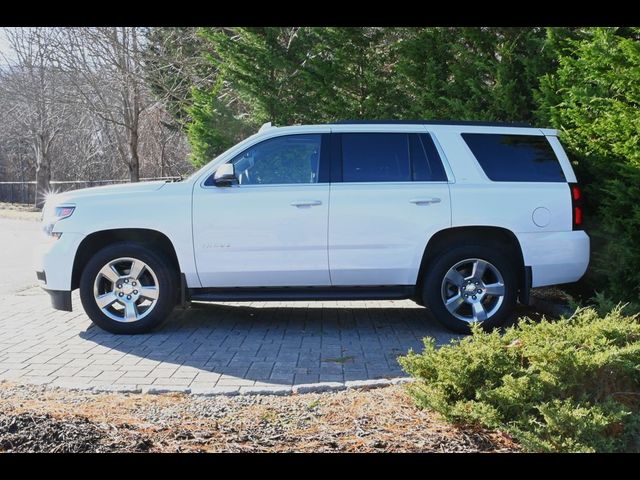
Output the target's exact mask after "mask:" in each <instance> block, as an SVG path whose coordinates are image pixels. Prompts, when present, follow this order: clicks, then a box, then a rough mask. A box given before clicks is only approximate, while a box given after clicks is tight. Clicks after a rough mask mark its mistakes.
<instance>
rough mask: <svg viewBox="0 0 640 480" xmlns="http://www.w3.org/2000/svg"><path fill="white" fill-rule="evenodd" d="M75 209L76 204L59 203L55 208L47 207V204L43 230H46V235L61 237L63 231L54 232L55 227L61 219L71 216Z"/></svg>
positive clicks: (44, 211) (43, 218)
mask: <svg viewBox="0 0 640 480" xmlns="http://www.w3.org/2000/svg"><path fill="white" fill-rule="evenodd" d="M75 209H76V207H75V205H57V206H56V207H54V208H53V209H50V208H47V206H45V208H44V209H43V212H42V230H43V231H44V233H45V235H47V236H48V237H53V238H56V239H57V238H60V236H61V235H62V233H60V232H54V231H53V228H54V227H55V226H56V223H58V222H59V221H60V220H63V219H65V218H69V217H70V216H71V215H73V212H74V211H75Z"/></svg>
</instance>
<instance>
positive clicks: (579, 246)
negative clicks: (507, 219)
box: [516, 230, 589, 287]
mask: <svg viewBox="0 0 640 480" xmlns="http://www.w3.org/2000/svg"><path fill="white" fill-rule="evenodd" d="M516 236H517V237H518V241H519V242H520V247H521V248H522V256H523V257H524V264H525V265H526V266H530V267H531V286H532V287H542V286H545V285H557V284H561V283H571V282H577V281H578V280H580V278H582V276H583V275H584V274H585V272H586V271H587V267H588V266H589V236H588V235H587V234H586V233H585V232H584V231H582V230H575V231H570V232H545V233H518V234H516Z"/></svg>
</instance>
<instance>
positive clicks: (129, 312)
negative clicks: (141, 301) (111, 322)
mask: <svg viewBox="0 0 640 480" xmlns="http://www.w3.org/2000/svg"><path fill="white" fill-rule="evenodd" d="M136 318H138V308H137V307H136V304H135V303H134V302H126V303H125V304H124V321H125V322H133V321H135V319H136Z"/></svg>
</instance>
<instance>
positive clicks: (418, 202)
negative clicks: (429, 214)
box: [409, 197, 441, 205]
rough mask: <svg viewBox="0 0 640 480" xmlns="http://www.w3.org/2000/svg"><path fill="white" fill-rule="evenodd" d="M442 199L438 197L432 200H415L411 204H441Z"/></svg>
mask: <svg viewBox="0 0 640 480" xmlns="http://www.w3.org/2000/svg"><path fill="white" fill-rule="evenodd" d="M440 202H441V199H440V198H438V197H432V198H414V199H413V200H409V203H415V204H416V205H430V204H432V203H440Z"/></svg>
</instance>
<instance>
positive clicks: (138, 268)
mask: <svg viewBox="0 0 640 480" xmlns="http://www.w3.org/2000/svg"><path fill="white" fill-rule="evenodd" d="M145 268H147V266H146V265H145V264H144V263H143V262H140V261H139V260H134V261H133V262H131V270H130V271H129V277H131V278H135V279H136V280H137V279H138V278H140V275H141V274H142V272H144V270H145Z"/></svg>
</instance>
